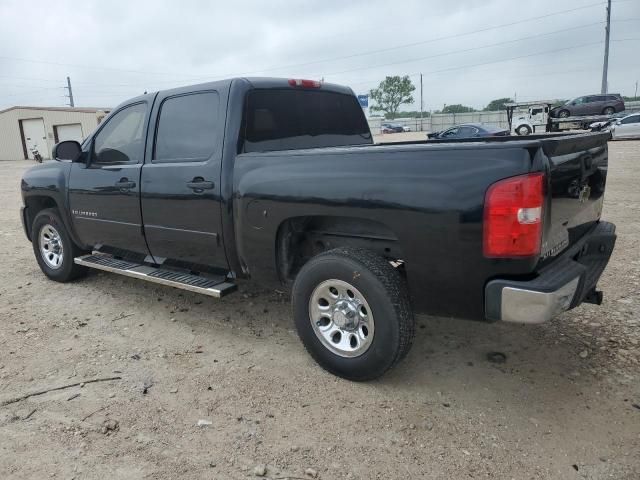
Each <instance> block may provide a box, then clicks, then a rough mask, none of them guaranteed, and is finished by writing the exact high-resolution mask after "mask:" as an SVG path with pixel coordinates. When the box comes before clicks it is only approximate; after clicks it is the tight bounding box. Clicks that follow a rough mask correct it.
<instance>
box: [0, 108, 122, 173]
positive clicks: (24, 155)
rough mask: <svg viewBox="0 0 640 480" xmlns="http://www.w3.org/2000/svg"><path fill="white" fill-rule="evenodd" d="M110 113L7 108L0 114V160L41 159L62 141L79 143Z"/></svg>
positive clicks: (83, 109)
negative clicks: (35, 156) (35, 155)
mask: <svg viewBox="0 0 640 480" xmlns="http://www.w3.org/2000/svg"><path fill="white" fill-rule="evenodd" d="M109 111H110V109H108V108H107V109H104V108H102V109H101V108H69V107H11V108H7V109H6V110H0V160H20V159H33V155H32V153H31V152H32V150H33V149H36V150H38V152H39V153H40V155H42V157H43V158H49V157H51V149H52V148H53V146H54V145H55V144H56V143H58V142H61V141H62V140H77V141H79V142H82V140H83V139H84V138H85V137H87V136H88V135H89V134H90V133H91V132H93V130H94V129H95V128H96V127H97V126H98V124H99V123H100V122H101V121H102V119H103V118H104V117H105V116H106V114H107V113H109Z"/></svg>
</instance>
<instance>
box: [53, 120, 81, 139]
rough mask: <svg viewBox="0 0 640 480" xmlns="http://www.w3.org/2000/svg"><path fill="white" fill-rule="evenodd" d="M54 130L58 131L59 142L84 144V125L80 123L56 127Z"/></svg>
mask: <svg viewBox="0 0 640 480" xmlns="http://www.w3.org/2000/svg"><path fill="white" fill-rule="evenodd" d="M54 128H55V129H56V135H57V137H58V140H57V141H58V142H62V141H64V140H75V141H76V142H79V143H82V140H83V138H82V125H80V124H79V123H70V124H68V125H56V126H55V127H54Z"/></svg>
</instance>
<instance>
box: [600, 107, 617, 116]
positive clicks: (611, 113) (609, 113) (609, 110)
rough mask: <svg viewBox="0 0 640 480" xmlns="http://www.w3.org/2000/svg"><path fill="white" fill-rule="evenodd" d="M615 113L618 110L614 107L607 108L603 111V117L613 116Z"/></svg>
mask: <svg viewBox="0 0 640 480" xmlns="http://www.w3.org/2000/svg"><path fill="white" fill-rule="evenodd" d="M614 113H616V109H615V108H613V107H606V108H605V109H604V110H602V114H603V115H613V114H614Z"/></svg>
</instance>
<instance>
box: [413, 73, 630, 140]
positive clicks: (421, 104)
mask: <svg viewBox="0 0 640 480" xmlns="http://www.w3.org/2000/svg"><path fill="white" fill-rule="evenodd" d="M637 86H638V82H636V87H637ZM636 89H637V88H636ZM423 108H424V104H423V103H422V74H420V131H422V110H423Z"/></svg>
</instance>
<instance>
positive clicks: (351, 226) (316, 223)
mask: <svg viewBox="0 0 640 480" xmlns="http://www.w3.org/2000/svg"><path fill="white" fill-rule="evenodd" d="M608 139H609V133H586V134H580V135H548V136H535V135H534V136H528V137H525V138H521V137H517V138H516V137H509V136H504V137H494V138H481V139H472V140H469V139H463V140H449V139H444V140H431V141H429V142H427V141H424V142H398V143H391V144H384V145H376V144H374V142H373V138H372V135H371V132H370V130H369V127H368V125H367V122H366V119H365V117H364V115H363V112H362V109H361V107H360V106H359V104H358V101H357V99H356V97H355V95H354V94H353V91H352V90H351V89H349V88H346V87H342V86H338V85H331V84H327V83H322V82H316V81H311V80H298V79H273V78H236V79H232V80H225V81H217V82H212V83H205V84H201V85H195V86H189V87H183V88H177V89H172V90H166V91H160V92H155V93H151V94H146V95H142V96H139V97H136V98H133V99H131V100H128V101H126V102H124V103H123V104H121V105H120V106H118V107H117V108H115V109H114V110H113V111H112V112H111V114H110V115H109V116H108V117H107V118H106V119H105V120H104V121H103V122H102V123H101V125H100V126H99V127H98V128H97V129H96V131H95V132H93V133H92V134H91V135H90V136H89V137H88V138H87V139H86V140H85V141H84V143H83V144H82V145H80V144H78V143H77V142H74V141H65V142H61V143H59V144H57V145H56V146H55V147H54V149H53V158H55V159H56V160H54V161H50V162H45V163H44V164H42V165H37V166H35V167H33V168H31V169H29V170H28V171H26V172H25V174H24V176H23V178H22V197H23V207H22V212H21V218H22V221H23V224H24V229H25V232H26V235H27V238H28V239H29V240H30V241H31V243H32V246H33V250H34V254H35V258H36V260H37V262H38V264H39V265H40V268H41V269H42V271H43V272H44V274H45V275H46V276H47V277H49V278H50V279H51V280H55V281H59V282H68V281H71V280H73V279H76V278H78V277H80V276H82V275H84V274H85V273H86V271H87V270H88V269H98V270H106V271H109V272H113V273H116V274H121V275H126V276H129V277H133V278H136V279H139V280H143V281H150V282H155V283H160V284H164V285H169V286H173V287H177V288H183V289H187V290H192V291H195V292H199V293H203V294H206V295H211V296H216V297H221V296H224V295H226V294H229V293H231V292H233V291H234V289H235V288H236V285H237V284H238V283H239V282H241V281H243V279H251V280H253V281H256V282H260V283H262V284H264V285H265V286H268V287H273V288H282V286H283V285H284V287H285V288H287V289H288V290H289V291H290V293H291V300H292V305H293V317H294V323H295V325H296V328H297V331H298V333H299V336H300V338H301V340H302V342H303V344H304V346H305V347H306V349H307V350H308V351H309V353H310V354H311V355H312V356H313V358H314V359H316V360H317V362H318V363H319V364H320V365H321V366H322V367H324V368H325V369H327V370H328V371H330V372H332V373H334V374H336V375H339V376H342V377H345V378H348V379H352V380H366V379H371V378H375V377H378V376H380V375H382V374H383V373H384V372H385V371H386V370H388V369H389V368H390V367H392V366H394V365H395V364H396V363H398V362H399V361H400V360H401V359H402V358H403V357H404V356H405V355H406V354H407V353H408V351H409V349H410V346H411V343H412V339H413V336H414V317H413V315H414V312H425V313H428V314H432V315H441V316H447V317H461V318H470V319H476V320H482V321H488V322H495V321H507V322H523V323H538V322H543V321H546V320H549V319H550V318H552V317H553V316H555V315H557V314H559V313H560V312H562V311H565V310H568V309H570V308H574V307H577V306H578V305H579V304H580V303H582V302H592V303H600V301H601V299H602V294H601V292H599V291H598V290H596V284H597V282H598V279H599V277H600V275H601V273H602V271H603V270H604V268H605V266H606V264H607V262H608V260H609V257H610V255H611V252H612V250H613V247H614V243H615V238H616V236H615V226H614V225H612V224H611V223H607V222H604V221H601V220H600V216H601V212H602V206H603V198H604V197H603V195H604V191H605V183H606V176H607V163H608V151H607V140H608Z"/></svg>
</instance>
